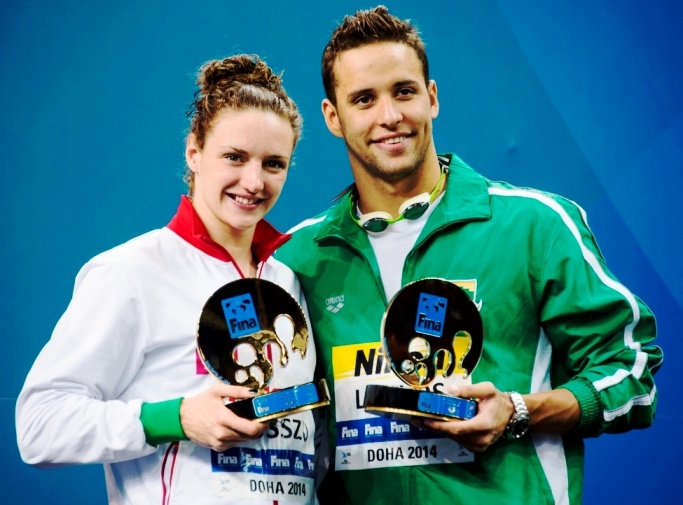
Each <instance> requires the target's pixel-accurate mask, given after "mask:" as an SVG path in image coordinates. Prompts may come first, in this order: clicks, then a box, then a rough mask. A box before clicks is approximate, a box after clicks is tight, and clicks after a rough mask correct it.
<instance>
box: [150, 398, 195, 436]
mask: <svg viewBox="0 0 683 505" xmlns="http://www.w3.org/2000/svg"><path fill="white" fill-rule="evenodd" d="M181 401H183V399H182V398H175V399H173V400H166V401H163V402H155V403H143V404H142V408H141V409H140V422H141V423H142V428H143V429H144V430H145V439H146V440H147V443H148V444H150V445H155V446H156V445H159V444H165V443H167V442H175V441H178V440H188V438H187V436H186V435H185V432H184V431H183V427H182V425H181V424H180V402H181Z"/></svg>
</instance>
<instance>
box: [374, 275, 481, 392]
mask: <svg viewBox="0 0 683 505" xmlns="http://www.w3.org/2000/svg"><path fill="white" fill-rule="evenodd" d="M381 334H382V341H383V344H384V350H385V354H386V357H387V358H388V360H389V364H390V366H391V368H392V370H393V371H394V373H395V374H396V375H397V376H398V377H400V379H401V380H402V381H403V382H405V383H406V384H408V385H409V386H411V387H412V388H418V389H419V388H426V387H427V386H428V385H429V384H430V383H431V382H432V381H433V380H434V379H435V378H436V377H437V375H442V376H444V377H449V376H451V375H453V374H456V375H462V376H468V375H470V374H471V373H472V371H474V369H475V367H476V366H477V364H478V363H479V358H480V357H481V353H482V348H483V339H484V333H483V326H482V321H481V316H480V315H479V310H478V309H477V306H476V305H475V304H474V302H473V301H472V300H471V299H470V297H469V296H468V295H467V293H466V292H465V291H463V290H462V289H461V288H460V287H458V286H457V285H456V284H454V283H453V282H450V281H446V280H444V279H436V278H427V279H421V280H419V281H415V282H413V283H411V284H408V285H406V286H404V287H403V288H402V289H401V290H400V291H399V292H398V293H397V294H396V296H394V298H393V299H392V300H391V303H390V304H389V307H388V308H387V310H386V312H385V313H384V317H383V319H382V328H381Z"/></svg>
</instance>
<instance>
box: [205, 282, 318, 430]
mask: <svg viewBox="0 0 683 505" xmlns="http://www.w3.org/2000/svg"><path fill="white" fill-rule="evenodd" d="M286 342H290V345H289V347H288V346H287V345H286ZM308 342H309V334H308V326H307V325H306V317H305V316H304V313H303V310H301V307H300V306H299V304H298V303H297V302H296V300H295V299H294V298H293V297H292V296H291V295H290V294H289V293H287V291H285V290H284V289H283V288H281V287H280V286H278V285H277V284H274V283H272V282H269V281H265V280H262V279H251V278H250V279H239V280H237V281H234V282H230V283H228V284H226V285H225V286H223V287H222V288H220V289H218V291H216V292H215V293H214V294H213V295H212V296H211V297H210V298H209V300H208V301H207V302H206V304H205V305H204V309H203V310H202V314H201V317H200V318H199V326H198V328H197V349H198V351H199V356H200V358H201V360H202V362H203V363H204V366H205V367H206V369H207V370H208V371H209V372H210V373H211V374H213V375H214V376H215V377H217V378H218V379H220V380H221V381H223V382H225V383H227V384H231V385H236V386H245V387H248V388H251V389H256V390H258V394H257V396H256V397H255V398H247V399H244V400H237V401H235V402H233V403H229V404H227V405H226V406H227V407H228V408H229V409H231V410H232V411H233V412H235V413H236V414H237V415H239V416H240V417H244V418H246V419H251V420H256V421H267V420H270V419H275V418H278V417H283V416H286V415H288V414H291V413H293V412H301V411H303V410H309V409H313V408H316V407H321V406H324V405H329V403H330V399H329V392H328V390H327V385H326V383H325V380H324V379H321V380H320V381H318V382H310V383H307V384H300V385H296V386H291V387H287V388H284V389H280V390H277V391H271V392H267V391H266V390H267V387H268V384H269V383H270V382H271V380H272V379H273V377H274V376H275V374H277V373H287V372H286V367H287V365H288V364H290V361H292V359H293V357H292V355H293V354H295V353H298V354H299V355H300V357H301V358H304V357H305V356H306V352H307V351H308ZM268 343H272V344H274V345H275V346H276V347H277V348H278V350H279V359H278V360H277V363H273V356H272V354H273V353H272V352H271V351H272V350H271V349H269V346H267V345H266V344H268ZM276 367H277V368H276Z"/></svg>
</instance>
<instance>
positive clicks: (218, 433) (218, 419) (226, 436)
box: [180, 383, 270, 451]
mask: <svg viewBox="0 0 683 505" xmlns="http://www.w3.org/2000/svg"><path fill="white" fill-rule="evenodd" d="M253 396H254V395H253V393H251V392H250V390H249V389H247V388H244V387H241V386H229V385H227V384H222V383H218V384H215V385H213V386H211V387H210V388H209V389H207V390H206V391H204V392H202V393H200V394H198V395H197V396H193V397H191V398H184V399H183V401H182V402H181V403H180V424H181V425H182V427H183V430H184V431H185V435H187V437H188V438H189V439H190V440H192V441H193V442H194V443H196V444H199V445H203V446H204V447H209V448H210V449H213V450H214V451H224V450H226V449H228V448H230V447H232V446H234V445H236V444H238V443H239V442H243V441H246V440H255V439H257V438H259V437H261V435H263V433H264V432H265V431H266V430H267V429H268V427H269V425H270V424H269V423H260V422H256V421H249V420H247V419H244V418H241V417H239V416H237V415H236V414H234V413H233V412H232V411H231V410H230V409H228V408H226V407H225V400H224V399H225V398H234V399H240V398H251V397H253Z"/></svg>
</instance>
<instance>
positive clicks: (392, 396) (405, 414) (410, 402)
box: [363, 384, 477, 421]
mask: <svg viewBox="0 0 683 505" xmlns="http://www.w3.org/2000/svg"><path fill="white" fill-rule="evenodd" d="M363 407H364V408H365V410H366V412H370V413H373V414H379V415H385V416H390V417H394V418H398V419H409V418H411V417H428V418H430V419H437V420H441V421H453V420H456V419H461V420H462V419H471V418H473V417H474V416H475V415H476V413H477V402H476V401H475V400H468V399H466V398H458V397H455V396H448V395H442V394H439V393H432V392H431V391H419V390H415V389H410V388H400V387H390V386H379V385H376V384H373V385H370V386H367V387H366V388H365V399H364V400H363Z"/></svg>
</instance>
